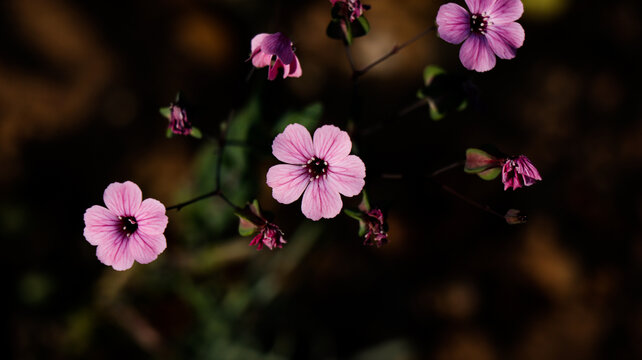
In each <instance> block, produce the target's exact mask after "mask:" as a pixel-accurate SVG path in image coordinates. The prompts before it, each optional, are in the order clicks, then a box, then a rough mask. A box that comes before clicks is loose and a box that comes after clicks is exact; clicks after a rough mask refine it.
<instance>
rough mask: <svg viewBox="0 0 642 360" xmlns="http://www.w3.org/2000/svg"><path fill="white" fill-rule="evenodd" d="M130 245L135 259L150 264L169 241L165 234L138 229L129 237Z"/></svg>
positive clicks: (130, 250)
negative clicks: (153, 233) (152, 233)
mask: <svg viewBox="0 0 642 360" xmlns="http://www.w3.org/2000/svg"><path fill="white" fill-rule="evenodd" d="M128 245H129V252H130V253H131V255H132V257H133V258H134V260H136V261H138V262H139V263H141V264H149V263H150V262H152V261H154V260H156V258H157V257H158V254H160V253H162V252H163V251H164V250H165V248H167V241H166V240H165V236H164V235H163V234H156V235H148V234H144V233H142V232H140V231H136V232H134V233H133V234H132V235H131V236H130V237H129V244H128Z"/></svg>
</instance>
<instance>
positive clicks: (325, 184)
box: [267, 124, 366, 220]
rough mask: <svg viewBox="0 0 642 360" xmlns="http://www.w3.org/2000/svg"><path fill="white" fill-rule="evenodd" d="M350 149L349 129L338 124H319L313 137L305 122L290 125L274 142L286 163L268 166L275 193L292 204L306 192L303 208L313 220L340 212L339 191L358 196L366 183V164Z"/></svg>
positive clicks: (286, 202)
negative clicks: (343, 129)
mask: <svg viewBox="0 0 642 360" xmlns="http://www.w3.org/2000/svg"><path fill="white" fill-rule="evenodd" d="M351 149H352V142H351V141H350V137H349V136H348V133H346V132H345V131H341V130H340V129H339V128H338V127H336V126H333V125H325V126H322V127H320V128H318V129H317V130H316V131H315V132H314V140H312V137H311V136H310V133H309V132H308V130H307V129H306V128H305V127H303V126H302V125H300V124H290V125H288V126H287V127H286V128H285V130H284V131H283V133H281V134H279V135H277V136H276V138H275V139H274V142H273V143H272V153H273V154H274V156H276V158H277V159H279V160H281V161H283V162H285V163H286V164H280V165H275V166H272V167H271V168H270V170H268V173H267V184H268V186H270V187H271V188H272V196H273V197H274V198H275V199H276V200H277V201H278V202H280V203H283V204H290V203H292V202H294V201H296V200H297V199H298V198H299V197H300V196H301V194H303V201H302V202H301V211H302V212H303V215H305V216H307V217H308V218H310V219H312V220H319V219H320V218H322V217H323V218H328V219H329V218H333V217H335V216H337V214H339V212H340V211H341V208H342V207H343V202H342V201H341V196H340V195H339V194H342V195H344V196H355V195H357V194H359V192H361V189H363V186H364V184H365V181H364V178H365V176H366V166H365V165H364V164H363V161H361V159H360V158H359V157H357V156H355V155H349V154H350V150H351ZM304 191H305V193H304Z"/></svg>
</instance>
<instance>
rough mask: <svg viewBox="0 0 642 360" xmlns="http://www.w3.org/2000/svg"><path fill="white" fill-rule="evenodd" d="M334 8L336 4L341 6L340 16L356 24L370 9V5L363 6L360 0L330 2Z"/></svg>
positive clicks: (332, 0) (333, 0)
mask: <svg viewBox="0 0 642 360" xmlns="http://www.w3.org/2000/svg"><path fill="white" fill-rule="evenodd" d="M330 3H332V6H334V5H336V3H339V4H341V9H340V10H339V15H341V16H345V17H347V18H348V19H349V20H350V22H354V21H355V20H356V19H357V18H359V17H360V16H361V15H363V13H364V12H365V11H366V10H368V9H370V6H369V5H363V4H362V3H361V1H360V0H330Z"/></svg>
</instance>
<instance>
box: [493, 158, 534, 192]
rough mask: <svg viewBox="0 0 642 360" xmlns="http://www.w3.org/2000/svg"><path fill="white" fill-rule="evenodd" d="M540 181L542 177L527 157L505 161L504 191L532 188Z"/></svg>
mask: <svg viewBox="0 0 642 360" xmlns="http://www.w3.org/2000/svg"><path fill="white" fill-rule="evenodd" d="M540 180H542V177H541V176H540V175H539V172H538V171H537V169H536V168H535V166H533V164H532V163H531V161H530V160H528V158H527V157H526V156H524V155H520V156H518V157H516V158H508V159H506V160H504V165H503V166H502V182H503V183H504V190H508V189H509V188H511V187H512V188H513V190H515V189H518V188H520V187H522V186H531V185H533V184H535V182H536V181H540Z"/></svg>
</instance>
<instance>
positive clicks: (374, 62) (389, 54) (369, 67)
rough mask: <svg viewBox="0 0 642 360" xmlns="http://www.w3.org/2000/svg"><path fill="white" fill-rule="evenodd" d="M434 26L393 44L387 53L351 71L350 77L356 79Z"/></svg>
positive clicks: (431, 29) (433, 27) (433, 28)
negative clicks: (403, 41) (399, 43)
mask: <svg viewBox="0 0 642 360" xmlns="http://www.w3.org/2000/svg"><path fill="white" fill-rule="evenodd" d="M436 28H437V27H435V26H434V25H433V26H429V27H428V28H426V29H425V30H423V31H422V32H420V33H419V34H417V35H415V36H414V37H412V38H411V39H410V40H408V41H406V42H405V43H403V44H401V45H395V46H393V47H392V49H391V50H390V51H389V52H388V53H387V54H385V55H384V56H382V57H380V58H379V59H377V60H375V61H373V62H372V63H370V65H368V66H366V67H364V68H363V69H360V70H354V71H353V72H352V77H353V78H354V79H358V78H359V77H360V76H362V75H363V74H365V73H366V72H368V71H369V70H370V69H372V68H373V67H375V66H377V65H379V64H380V63H382V62H384V61H385V60H387V59H388V58H389V57H391V56H392V55H394V54H396V53H398V52H399V50H401V49H403V48H405V47H406V46H408V45H410V44H412V43H413V42H415V41H417V40H419V39H421V38H422V37H423V36H424V35H426V34H428V33H430V32H431V31H433V30H435V29H436Z"/></svg>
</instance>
